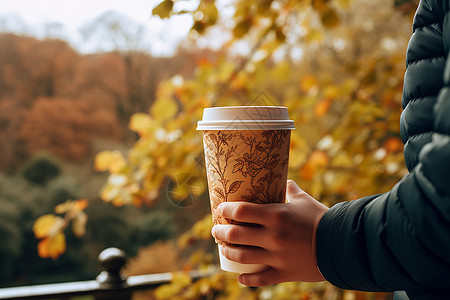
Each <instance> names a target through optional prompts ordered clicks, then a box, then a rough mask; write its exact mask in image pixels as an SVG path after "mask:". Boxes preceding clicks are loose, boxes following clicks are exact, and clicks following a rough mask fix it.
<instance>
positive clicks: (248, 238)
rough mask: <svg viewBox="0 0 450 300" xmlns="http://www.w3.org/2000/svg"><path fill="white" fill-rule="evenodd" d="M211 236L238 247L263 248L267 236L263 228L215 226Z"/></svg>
mask: <svg viewBox="0 0 450 300" xmlns="http://www.w3.org/2000/svg"><path fill="white" fill-rule="evenodd" d="M211 234H212V236H213V237H214V238H216V239H218V240H220V241H222V242H226V243H230V244H238V245H247V246H257V247H263V246H264V241H265V235H264V232H263V230H261V227H250V226H241V225H220V224H219V225H215V226H214V227H213V228H212V230H211Z"/></svg>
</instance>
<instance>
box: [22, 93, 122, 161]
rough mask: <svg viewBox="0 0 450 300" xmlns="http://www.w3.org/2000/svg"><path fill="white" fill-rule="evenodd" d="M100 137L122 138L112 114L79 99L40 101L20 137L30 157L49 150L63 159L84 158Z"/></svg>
mask: <svg viewBox="0 0 450 300" xmlns="http://www.w3.org/2000/svg"><path fill="white" fill-rule="evenodd" d="M96 136H109V137H112V138H116V139H117V138H120V137H121V129H120V128H119V127H118V125H117V119H116V117H115V116H114V114H112V113H111V112H110V111H108V110H106V109H103V108H97V109H93V107H92V105H89V104H87V103H85V102H83V101H82V100H79V99H65V98H39V99H38V100H36V101H35V103H34V105H33V106H32V107H31V109H30V110H29V111H28V112H27V113H26V114H25V117H24V120H23V125H22V128H21V131H20V138H21V139H22V140H23V141H24V142H25V145H26V152H27V153H29V154H32V153H35V152H37V151H39V150H43V149H45V150H49V151H51V152H52V153H54V154H56V155H58V156H59V157H62V158H65V159H70V160H79V159H82V158H84V157H85V156H86V155H87V154H88V152H89V150H90V148H91V141H92V139H93V138H94V137H96Z"/></svg>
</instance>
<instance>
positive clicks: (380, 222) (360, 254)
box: [317, 0, 450, 300]
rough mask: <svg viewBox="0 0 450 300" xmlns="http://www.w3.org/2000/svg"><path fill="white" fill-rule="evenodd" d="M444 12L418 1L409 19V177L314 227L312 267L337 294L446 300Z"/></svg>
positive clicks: (448, 177)
mask: <svg viewBox="0 0 450 300" xmlns="http://www.w3.org/2000/svg"><path fill="white" fill-rule="evenodd" d="M449 6H450V1H449V0H421V2H420V4H419V7H418V10H417V12H416V15H415V18H414V23H413V35H412V37H411V40H410V43H409V45H408V50H407V71H406V74H405V82H404V89H403V100H402V101H403V108H404V111H403V113H402V116H401V122H400V125H401V135H402V139H403V141H404V142H405V149H404V153H405V161H406V165H407V167H408V169H409V171H410V173H409V174H408V175H407V176H405V177H404V178H403V179H402V180H401V181H400V182H399V183H398V184H397V185H396V186H395V187H394V188H393V189H392V190H391V191H389V192H387V193H384V194H380V195H375V196H369V197H365V198H362V199H359V200H355V201H350V202H345V203H340V204H337V205H335V206H333V207H332V208H331V209H330V210H329V211H328V212H327V213H326V214H325V215H324V217H323V218H322V220H321V221H320V223H319V227H318V232H317V259H318V267H319V269H320V271H321V272H322V274H323V276H324V277H325V278H326V279H327V280H328V281H330V282H331V283H332V284H334V285H336V286H338V287H341V288H345V289H356V290H364V291H406V293H407V295H408V296H409V299H412V300H414V299H431V300H435V299H438V300H439V299H450V57H449V51H450V13H449Z"/></svg>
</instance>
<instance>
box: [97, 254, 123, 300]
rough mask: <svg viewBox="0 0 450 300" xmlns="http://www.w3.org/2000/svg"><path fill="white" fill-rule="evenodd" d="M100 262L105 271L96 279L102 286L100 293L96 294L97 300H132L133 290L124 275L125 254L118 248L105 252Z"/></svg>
mask: <svg viewBox="0 0 450 300" xmlns="http://www.w3.org/2000/svg"><path fill="white" fill-rule="evenodd" d="M98 260H99V263H100V266H101V267H102V268H103V269H104V271H102V272H101V273H100V274H99V275H98V276H97V278H96V281H97V282H98V283H99V285H100V292H99V293H96V295H95V299H96V300H106V299H108V300H130V299H131V289H129V286H128V283H127V276H126V275H124V274H122V272H121V271H122V267H123V266H124V265H125V262H126V257H125V253H124V252H123V251H122V250H120V249H117V248H107V249H105V250H103V251H102V252H101V253H100V254H99V256H98Z"/></svg>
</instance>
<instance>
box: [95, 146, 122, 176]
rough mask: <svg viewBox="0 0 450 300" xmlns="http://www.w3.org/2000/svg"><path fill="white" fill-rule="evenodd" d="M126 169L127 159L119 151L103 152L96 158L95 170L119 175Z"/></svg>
mask: <svg viewBox="0 0 450 300" xmlns="http://www.w3.org/2000/svg"><path fill="white" fill-rule="evenodd" d="M125 167H126V162H125V159H124V158H123V155H122V153H120V152H119V151H117V150H115V151H102V152H100V153H98V154H97V155H96V156H95V163H94V169H95V170H96V171H109V172H111V173H119V172H120V171H122V170H123V168H125Z"/></svg>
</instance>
